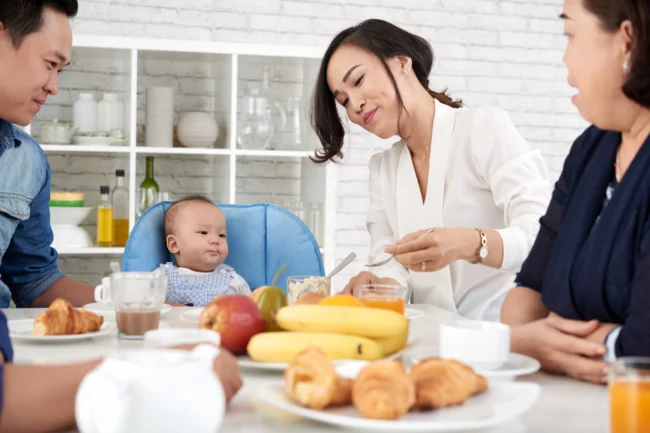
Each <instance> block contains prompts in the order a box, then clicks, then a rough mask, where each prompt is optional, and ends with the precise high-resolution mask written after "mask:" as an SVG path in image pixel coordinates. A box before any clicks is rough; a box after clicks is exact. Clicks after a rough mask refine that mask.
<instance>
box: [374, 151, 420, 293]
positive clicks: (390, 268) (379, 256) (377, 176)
mask: <svg viewBox="0 0 650 433" xmlns="http://www.w3.org/2000/svg"><path fill="white" fill-rule="evenodd" d="M381 158H382V154H381V153H378V154H375V155H373V156H372V158H371V159H370V205H369V207H368V217H367V221H366V227H367V228H368V233H369V234H370V254H369V258H368V260H369V263H376V262H378V261H381V260H384V259H386V258H388V257H389V256H390V254H388V253H385V252H384V249H385V248H386V247H387V246H390V245H394V244H395V242H396V240H395V235H394V234H393V230H392V229H391V227H390V224H389V223H388V218H387V217H386V211H385V209H384V203H383V200H382V194H381ZM370 271H371V272H372V273H374V274H375V275H377V276H378V277H380V278H393V279H394V280H396V281H398V282H399V283H400V284H401V285H403V286H406V285H407V284H408V280H409V272H408V271H407V270H406V269H404V267H403V266H402V265H400V264H399V263H398V262H396V261H395V260H391V261H390V262H388V263H387V264H385V265H384V266H380V267H377V268H372V269H371V270H370Z"/></svg>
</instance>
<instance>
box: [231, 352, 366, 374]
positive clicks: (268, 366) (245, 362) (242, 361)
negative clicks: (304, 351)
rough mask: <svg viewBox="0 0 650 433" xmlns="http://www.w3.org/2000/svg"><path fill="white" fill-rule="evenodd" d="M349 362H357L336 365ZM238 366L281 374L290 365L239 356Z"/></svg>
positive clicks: (337, 362)
mask: <svg viewBox="0 0 650 433" xmlns="http://www.w3.org/2000/svg"><path fill="white" fill-rule="evenodd" d="M349 362H355V360H349V361H346V360H339V361H334V365H344V364H347V363H349ZM363 362H365V361H363ZM237 364H239V367H240V368H246V369H251V370H265V371H280V372H282V371H284V370H285V369H286V368H287V367H288V366H289V364H288V363H286V362H257V361H253V360H252V359H251V358H250V357H248V356H238V357H237Z"/></svg>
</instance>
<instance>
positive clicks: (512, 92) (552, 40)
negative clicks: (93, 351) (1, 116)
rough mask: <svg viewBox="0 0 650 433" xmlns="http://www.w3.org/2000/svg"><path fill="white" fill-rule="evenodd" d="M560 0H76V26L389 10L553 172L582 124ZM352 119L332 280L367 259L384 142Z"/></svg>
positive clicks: (325, 26) (323, 17)
mask: <svg viewBox="0 0 650 433" xmlns="http://www.w3.org/2000/svg"><path fill="white" fill-rule="evenodd" d="M562 3H563V2H562V0H510V1H500V0H309V1H304V0H265V1H259V0H192V1H190V2H186V3H185V5H181V3H179V2H178V1H176V0H81V1H80V14H79V17H78V18H77V19H76V20H75V22H74V25H73V26H74V30H75V31H76V32H79V33H86V34H100V35H101V34H104V35H124V36H143V37H169V38H186V39H191V40H221V41H234V42H255V43H268V44H291V45H295V44H304V45H326V44H327V43H329V41H330V39H331V37H332V36H333V35H334V34H335V33H336V32H338V31H339V30H341V29H342V28H344V27H347V26H349V25H352V24H354V23H356V22H358V21H361V20H363V19H366V18H371V17H378V18H384V19H389V20H391V21H392V22H394V23H395V24H397V25H400V26H402V27H404V28H406V29H408V30H410V31H413V32H416V33H418V34H419V35H421V36H423V37H426V38H427V39H428V40H429V41H430V42H431V43H432V44H433V48H434V50H435V53H436V58H437V60H436V67H435V69H434V73H433V76H432V77H431V78H432V83H433V85H434V86H435V87H436V88H443V87H449V89H450V91H451V92H452V93H453V95H454V96H456V97H461V98H463V100H464V101H465V102H466V103H467V104H469V105H477V104H497V105H499V106H500V107H502V108H504V109H506V110H507V111H508V112H509V113H510V114H511V117H512V119H513V121H514V122H515V124H516V125H517V126H518V127H519V130H520V131H521V133H522V134H523V135H524V136H525V137H526V138H527V139H529V140H530V141H531V142H533V143H534V144H535V145H537V146H538V147H539V148H540V149H541V150H542V152H543V153H544V155H545V157H546V161H547V163H548V165H549V169H550V171H551V173H552V177H553V178H555V177H557V175H558V173H559V171H560V170H561V166H562V163H563V159H564V156H565V155H566V152H567V149H568V147H569V145H570V144H571V142H572V141H573V139H574V138H575V137H576V136H577V135H578V134H579V133H580V131H581V130H582V129H583V128H584V127H585V123H584V122H583V121H582V120H581V119H580V118H579V116H578V115H577V113H576V111H575V109H574V108H573V106H572V105H571V103H570V101H569V98H568V97H567V95H568V94H569V93H570V91H569V88H568V86H567V85H566V71H565V68H564V66H563V64H562V62H561V59H562V52H563V48H564V40H563V38H562V36H561V22H560V20H559V19H557V16H558V14H559V13H560V11H561V5H562ZM181 87H182V82H181ZM67 97H68V98H70V97H72V93H71V94H69V95H68V96H67ZM62 98H65V95H64V96H62ZM351 129H352V130H353V134H352V135H351V137H350V140H349V144H348V147H347V149H346V159H345V161H344V164H343V165H341V167H340V169H339V179H340V185H339V188H338V194H339V197H338V205H337V227H338V229H337V234H336V241H337V257H338V258H342V257H343V256H345V255H346V254H347V253H348V252H349V251H355V252H357V254H359V260H358V261H357V262H355V264H353V265H351V266H350V267H349V268H348V269H347V270H346V272H345V274H346V275H345V276H344V277H343V278H342V279H340V280H339V281H337V282H336V285H338V286H340V285H341V284H342V282H343V280H344V279H345V278H347V276H349V275H351V274H353V273H355V272H357V271H358V270H360V269H361V268H360V266H361V264H362V263H364V262H365V259H366V254H367V249H368V248H367V242H368V238H367V235H366V233H365V227H364V224H365V210H366V207H367V202H368V199H367V187H368V182H367V175H368V171H367V162H368V159H369V157H370V156H371V155H372V153H374V152H376V151H378V150H381V149H384V148H385V147H386V146H387V145H388V143H384V142H381V141H380V140H377V139H374V138H372V137H369V136H368V135H366V134H364V133H362V132H360V131H358V128H351ZM292 172H294V173H295V171H293V170H292ZM65 262H66V263H64V265H65V266H64V267H68V265H70V266H73V265H74V266H77V265H78V263H77V262H76V259H66V260H65ZM84 266H90V265H84ZM91 268H92V266H91V267H90V268H88V269H91ZM104 268H106V266H104ZM91 270H92V269H91ZM103 272H105V270H103Z"/></svg>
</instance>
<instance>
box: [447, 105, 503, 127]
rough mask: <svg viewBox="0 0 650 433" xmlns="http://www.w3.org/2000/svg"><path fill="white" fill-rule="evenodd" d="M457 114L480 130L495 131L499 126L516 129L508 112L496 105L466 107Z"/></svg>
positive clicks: (458, 110)
mask: <svg viewBox="0 0 650 433" xmlns="http://www.w3.org/2000/svg"><path fill="white" fill-rule="evenodd" d="M457 113H458V115H460V116H461V117H465V118H466V119H467V120H468V121H470V122H471V123H472V126H473V127H474V128H475V129H479V130H486V131H487V130H494V129H495V127H498V126H506V127H514V123H513V122H512V119H511V118H510V115H509V114H508V112H507V111H506V110H504V109H503V108H501V107H498V106H496V105H476V106H467V105H465V106H463V107H461V108H458V109H457Z"/></svg>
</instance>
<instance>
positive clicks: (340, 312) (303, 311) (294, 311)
mask: <svg viewBox="0 0 650 433" xmlns="http://www.w3.org/2000/svg"><path fill="white" fill-rule="evenodd" d="M275 320H276V322H277V323H278V325H280V327H281V328H282V329H285V330H287V331H295V332H331V333H335V334H349V335H359V336H361V337H368V338H382V337H387V336H391V335H397V334H400V335H401V334H403V333H406V334H408V325H409V322H408V319H407V318H406V317H404V315H402V314H399V313H396V312H394V311H389V310H382V309H379V308H359V307H343V306H328V305H291V306H288V307H284V308H282V309H280V311H278V313H277V315H276V316H275Z"/></svg>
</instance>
